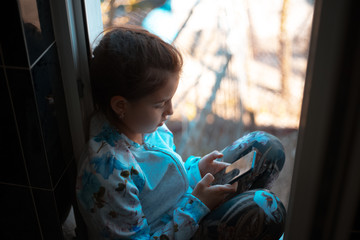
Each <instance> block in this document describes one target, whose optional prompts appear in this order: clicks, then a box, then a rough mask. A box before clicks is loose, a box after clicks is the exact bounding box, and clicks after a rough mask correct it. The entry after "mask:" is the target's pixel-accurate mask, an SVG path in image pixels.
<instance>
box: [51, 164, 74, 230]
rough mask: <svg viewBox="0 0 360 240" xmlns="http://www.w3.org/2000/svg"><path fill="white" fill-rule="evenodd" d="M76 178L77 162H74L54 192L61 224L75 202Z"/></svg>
mask: <svg viewBox="0 0 360 240" xmlns="http://www.w3.org/2000/svg"><path fill="white" fill-rule="evenodd" d="M75 178H76V175H75V162H74V160H72V162H71V164H70V165H69V166H68V168H67V169H66V171H65V173H64V175H63V176H62V178H61V179H60V181H59V183H58V184H57V186H56V188H55V191H54V194H55V199H56V204H57V209H58V213H59V219H60V222H61V223H64V221H65V220H66V218H67V216H68V215H69V211H70V209H71V205H72V203H73V201H75Z"/></svg>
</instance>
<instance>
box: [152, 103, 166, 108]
mask: <svg viewBox="0 0 360 240" xmlns="http://www.w3.org/2000/svg"><path fill="white" fill-rule="evenodd" d="M154 107H155V108H163V107H165V102H161V103H157V104H155V105H154Z"/></svg>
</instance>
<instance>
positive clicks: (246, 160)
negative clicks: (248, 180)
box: [213, 150, 257, 185]
mask: <svg viewBox="0 0 360 240" xmlns="http://www.w3.org/2000/svg"><path fill="white" fill-rule="evenodd" d="M256 153H257V152H256V150H252V151H251V152H249V153H247V154H246V155H245V156H242V157H241V158H239V159H238V160H236V161H235V162H233V163H232V164H231V165H229V166H227V167H226V168H225V169H223V170H222V171H220V172H218V173H217V174H215V175H214V177H215V180H214V182H213V185H216V184H226V183H230V184H231V183H233V182H234V181H236V180H237V178H238V177H239V176H241V175H244V174H245V173H247V172H249V171H250V170H251V169H252V168H253V167H254V164H255V159H256Z"/></svg>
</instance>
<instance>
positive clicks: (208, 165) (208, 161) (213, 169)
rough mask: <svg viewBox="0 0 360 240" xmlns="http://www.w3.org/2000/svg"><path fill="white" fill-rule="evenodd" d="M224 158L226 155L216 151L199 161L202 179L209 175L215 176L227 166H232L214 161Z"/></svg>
mask: <svg viewBox="0 0 360 240" xmlns="http://www.w3.org/2000/svg"><path fill="white" fill-rule="evenodd" d="M223 156H224V155H223V154H222V153H220V152H219V151H217V150H215V151H213V152H211V153H209V154H207V155H205V156H204V157H203V158H201V159H200V161H199V170H200V174H201V177H204V176H205V175H206V174H207V173H211V174H212V175H214V174H215V173H217V172H219V171H220V170H222V169H223V168H225V167H226V166H228V165H230V164H229V163H225V162H218V161H214V160H215V159H218V158H222V157H223Z"/></svg>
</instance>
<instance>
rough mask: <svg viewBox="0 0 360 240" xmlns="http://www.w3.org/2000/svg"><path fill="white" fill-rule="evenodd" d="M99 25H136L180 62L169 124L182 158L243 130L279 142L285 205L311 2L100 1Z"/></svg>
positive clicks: (279, 186)
mask: <svg viewBox="0 0 360 240" xmlns="http://www.w3.org/2000/svg"><path fill="white" fill-rule="evenodd" d="M101 9H102V13H103V23H104V26H105V27H107V26H112V25H117V24H135V25H141V26H143V27H144V28H146V29H148V30H149V31H151V32H153V33H155V34H157V35H159V36H160V37H162V38H163V39H164V40H165V41H167V42H171V43H173V44H174V45H175V46H176V47H177V48H178V49H179V50H180V51H181V52H182V54H183V56H184V69H183V73H182V76H181V81H180V84H179V88H178V91H177V93H176V95H175V96H174V100H173V104H174V112H175V113H174V115H173V116H172V117H171V119H170V120H169V121H168V122H167V125H168V127H169V128H170V129H171V130H172V131H173V133H174V136H175V144H176V146H177V151H178V152H179V153H180V155H182V156H183V159H186V158H187V157H188V156H189V155H203V154H205V153H208V152H210V151H212V150H214V149H218V150H221V149H223V147H225V146H227V145H228V144H230V143H231V142H232V141H234V140H235V139H237V138H239V137H240V136H242V135H244V134H245V133H247V132H250V131H254V130H264V131H267V132H269V133H272V134H274V135H276V136H278V137H279V138H280V139H281V140H282V142H283V144H284V147H285V150H286V159H287V160H286V164H285V167H284V169H283V171H282V173H281V174H282V175H281V176H280V177H279V179H278V181H277V183H276V184H275V186H274V189H273V191H274V192H275V193H277V194H278V195H279V196H280V198H281V199H282V200H283V201H284V203H285V204H287V200H288V196H289V195H288V194H289V189H290V182H291V175H292V169H293V161H294V157H295V148H296V141H297V133H298V126H299V119H300V112H301V104H302V97H303V88H304V81H305V73H306V66H307V57H308V48H309V40H310V33H311V26H312V16H313V2H312V1H311V0H301V1H294V0H292V1H290V0H272V1H269V0H251V1H250V0H226V1H216V0H187V1H184V0H152V1H150V0H147V1H146V0H102V1H101Z"/></svg>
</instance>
